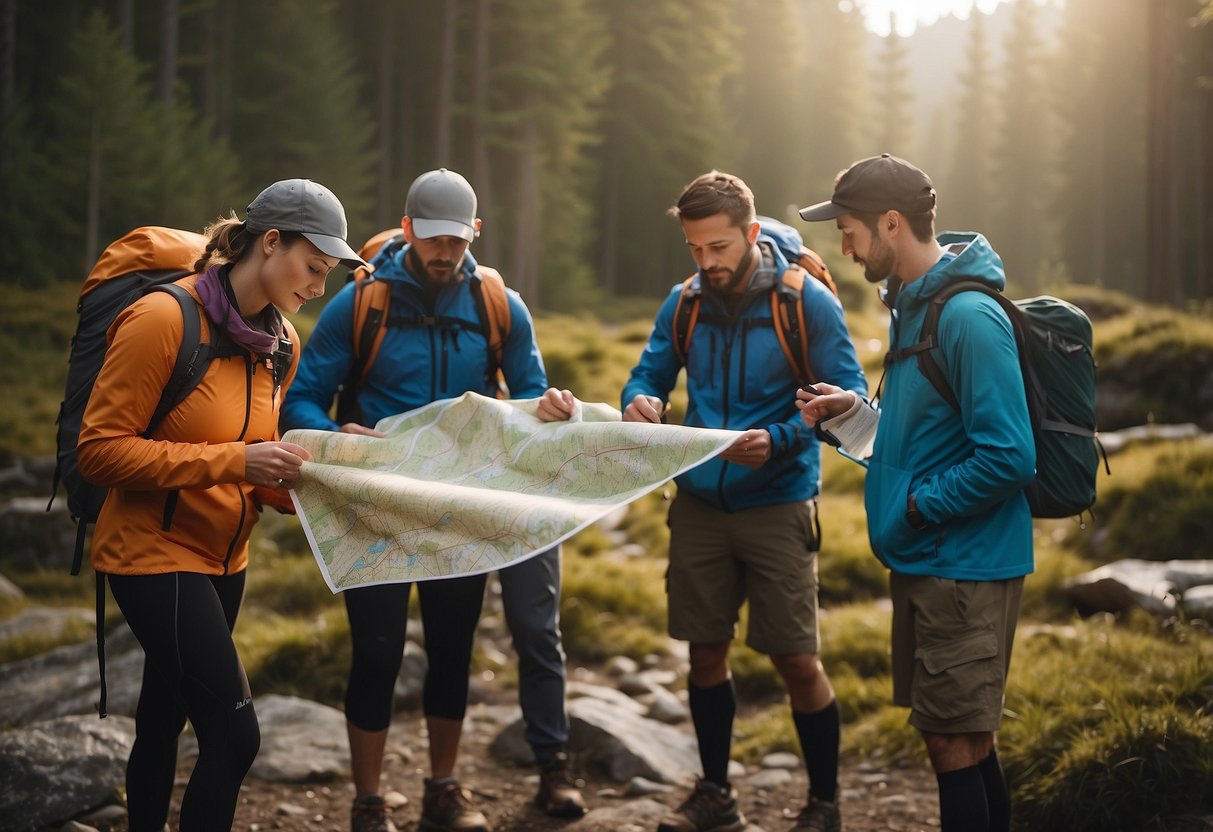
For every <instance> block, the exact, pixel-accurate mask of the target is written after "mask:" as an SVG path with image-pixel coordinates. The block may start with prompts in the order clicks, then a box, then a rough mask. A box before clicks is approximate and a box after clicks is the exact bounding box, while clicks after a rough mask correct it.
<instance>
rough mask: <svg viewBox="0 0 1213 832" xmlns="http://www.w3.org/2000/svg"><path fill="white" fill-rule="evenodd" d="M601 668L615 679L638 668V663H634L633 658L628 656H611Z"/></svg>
mask: <svg viewBox="0 0 1213 832" xmlns="http://www.w3.org/2000/svg"><path fill="white" fill-rule="evenodd" d="M603 670H604V672H605V673H606V675H607V676H610V677H611V678H612V679H617V678H619V677H620V676H626V675H628V674H630V673H635V672H636V671H638V670H640V665H638V664H637V663H636V660H635V659H633V658H630V657H628V656H612V657H611V658H610V659H609V660H608V661H607V663H606V667H604V668H603Z"/></svg>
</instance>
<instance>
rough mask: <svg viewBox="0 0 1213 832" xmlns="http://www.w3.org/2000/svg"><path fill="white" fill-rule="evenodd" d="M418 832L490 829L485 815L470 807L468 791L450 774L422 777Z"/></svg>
mask: <svg viewBox="0 0 1213 832" xmlns="http://www.w3.org/2000/svg"><path fill="white" fill-rule="evenodd" d="M420 829H421V830H422V832H490V830H489V822H488V819H487V818H485V816H484V815H483V814H481V813H480V812H477V811H476V810H475V809H473V808H472V793H471V792H469V791H468V790H467V789H465V788H463V787H462V786H460V785H459V781H458V780H456V779H455V778H454V777H445V778H443V779H442V780H429V779H427V780H426V781H425V796H424V797H422V799H421V826H420Z"/></svg>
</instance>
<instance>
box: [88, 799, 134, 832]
mask: <svg viewBox="0 0 1213 832" xmlns="http://www.w3.org/2000/svg"><path fill="white" fill-rule="evenodd" d="M79 820H80V822H81V823H86V824H88V825H89V826H96V827H98V828H99V829H109V828H111V827H113V826H116V825H118V824H119V823H125V822H126V807H125V806H119V805H118V804H116V803H111V804H110V805H108V806H102V807H101V808H100V809H98V810H97V811H95V812H89V813H88V814H87V815H85V816H84V817H82V818H79Z"/></svg>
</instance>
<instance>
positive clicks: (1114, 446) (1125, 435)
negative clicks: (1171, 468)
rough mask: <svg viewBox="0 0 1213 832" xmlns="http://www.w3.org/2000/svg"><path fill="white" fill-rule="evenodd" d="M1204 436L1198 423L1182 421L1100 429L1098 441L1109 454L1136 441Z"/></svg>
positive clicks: (1167, 440)
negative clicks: (1169, 423)
mask: <svg viewBox="0 0 1213 832" xmlns="http://www.w3.org/2000/svg"><path fill="white" fill-rule="evenodd" d="M1202 436H1204V432H1203V431H1202V430H1201V429H1200V425H1197V424H1195V423H1193V422H1184V423H1181V424H1177V425H1158V424H1153V423H1151V424H1148V425H1135V426H1134V427H1131V428H1124V429H1123V430H1117V431H1100V432H1099V443H1100V444H1101V445H1103V449H1104V453H1106V454H1108V455H1109V456H1111V455H1112V454H1116V453H1119V452H1120V451H1123V450H1124V449H1125V448H1127V447H1128V446H1129V445H1132V444H1134V443H1136V442H1176V441H1178V440H1181V439H1197V438H1200V437H1202Z"/></svg>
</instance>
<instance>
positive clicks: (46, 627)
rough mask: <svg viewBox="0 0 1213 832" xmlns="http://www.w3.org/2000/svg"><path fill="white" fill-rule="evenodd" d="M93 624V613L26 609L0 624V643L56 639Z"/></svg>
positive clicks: (51, 608) (79, 609) (94, 617)
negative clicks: (30, 639)
mask: <svg viewBox="0 0 1213 832" xmlns="http://www.w3.org/2000/svg"><path fill="white" fill-rule="evenodd" d="M18 591H20V590H18ZM96 625H97V614H96V613H95V612H93V611H92V610H87V609H83V608H81V607H26V608H25V609H23V610H22V611H21V612H19V613H17V615H15V616H13V617H12V618H7V619H5V620H4V621H0V644H2V643H4V642H7V641H12V640H13V639H29V638H38V637H41V638H45V639H47V640H57V639H60V638H62V637H63V634H64V633H65V632H68V631H73V630H74V631H75V632H77V633H79V632H85V631H86V630H87V628H91V627H96Z"/></svg>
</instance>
